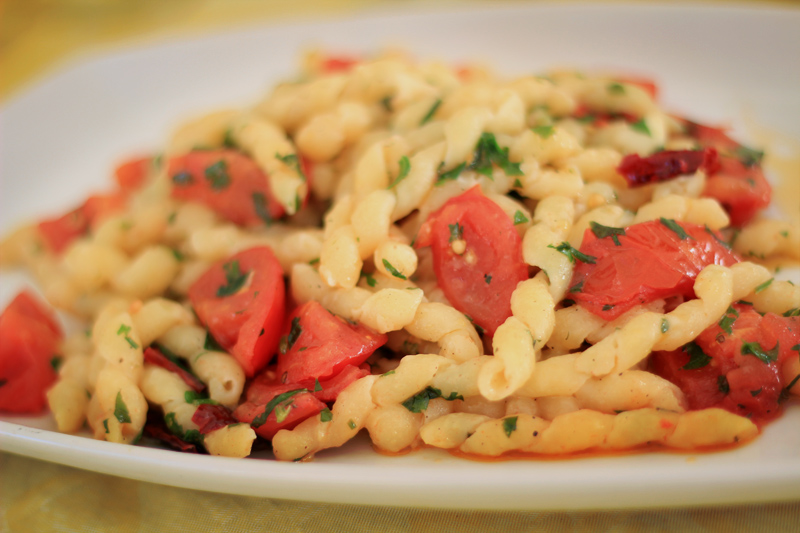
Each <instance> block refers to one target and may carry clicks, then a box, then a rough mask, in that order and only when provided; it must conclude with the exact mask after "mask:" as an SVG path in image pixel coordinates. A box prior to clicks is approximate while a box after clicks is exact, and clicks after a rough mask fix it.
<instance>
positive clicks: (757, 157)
mask: <svg viewBox="0 0 800 533" xmlns="http://www.w3.org/2000/svg"><path fill="white" fill-rule="evenodd" d="M734 155H736V158H737V159H739V161H741V162H742V164H743V165H744V166H746V167H753V166H756V165H760V164H761V160H762V159H764V152H763V151H762V150H755V149H753V148H749V147H747V146H743V145H740V146H738V147H737V148H736V150H734Z"/></svg>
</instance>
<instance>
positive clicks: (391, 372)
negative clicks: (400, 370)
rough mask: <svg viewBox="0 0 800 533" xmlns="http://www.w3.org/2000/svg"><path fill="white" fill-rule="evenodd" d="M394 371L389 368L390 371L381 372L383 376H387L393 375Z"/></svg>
mask: <svg viewBox="0 0 800 533" xmlns="http://www.w3.org/2000/svg"><path fill="white" fill-rule="evenodd" d="M394 372H395V371H394V370H389V371H388V372H384V373H383V374H381V377H382V378H385V377H386V376H391V375H392V374H394Z"/></svg>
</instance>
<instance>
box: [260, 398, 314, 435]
mask: <svg viewBox="0 0 800 533" xmlns="http://www.w3.org/2000/svg"><path fill="white" fill-rule="evenodd" d="M303 392H308V389H295V390H290V391H287V392H284V393H283V394H278V395H277V396H275V397H274V398H273V399H271V400H270V401H269V402H268V403H267V405H265V406H264V412H263V413H261V414H260V415H258V416H257V417H255V418H254V419H253V421H252V422H251V423H250V425H251V426H253V427H254V428H258V427H261V426H263V425H264V423H265V422H266V421H267V417H268V416H269V415H270V413H272V411H274V410H275V408H276V407H278V406H279V405H280V406H281V408H282V409H283V410H284V411H286V409H287V408H288V406H287V405H286V402H287V400H289V399H291V398H292V396H294V395H295V394H301V393H303ZM275 416H276V417H277V413H276V414H275ZM284 416H285V415H284Z"/></svg>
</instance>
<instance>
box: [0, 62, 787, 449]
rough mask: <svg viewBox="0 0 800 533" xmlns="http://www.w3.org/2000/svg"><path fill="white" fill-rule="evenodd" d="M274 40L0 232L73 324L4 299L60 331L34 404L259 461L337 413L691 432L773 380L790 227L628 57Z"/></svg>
mask: <svg viewBox="0 0 800 533" xmlns="http://www.w3.org/2000/svg"><path fill="white" fill-rule="evenodd" d="M303 68H304V71H303V75H302V76H301V77H300V78H298V79H297V80H295V81H293V82H290V83H284V84H281V85H279V86H277V87H276V88H275V89H274V90H272V91H271V92H270V93H268V94H267V95H265V96H264V98H263V99H262V100H261V101H260V102H259V103H257V105H255V106H252V107H251V108H248V109H221V110H218V111H212V112H210V113H207V114H205V115H203V116H200V117H198V118H195V119H192V120H189V121H187V122H186V123H184V124H183V125H180V126H179V127H178V128H177V129H176V130H175V131H174V133H173V135H172V137H171V139H169V140H168V142H167V143H166V148H165V150H164V153H163V154H162V155H160V156H153V157H147V158H144V159H135V160H131V161H128V162H126V163H124V164H123V165H121V166H120V167H119V168H118V169H117V171H116V179H117V185H118V187H117V189H116V190H115V192H114V193H113V194H108V195H97V196H92V197H91V198H90V199H88V200H87V201H86V203H85V204H84V205H82V206H81V207H79V208H78V209H76V210H74V211H71V212H69V213H67V214H66V215H64V216H61V217H57V218H53V219H43V220H41V221H39V222H37V223H35V224H30V225H27V226H23V227H21V228H19V229H17V230H15V231H13V232H11V233H9V234H8V235H7V236H6V237H5V238H4V240H3V241H2V242H1V243H0V258H2V264H3V266H4V267H22V268H25V269H27V270H28V271H29V272H30V273H31V274H32V275H33V276H34V277H35V278H36V279H37V281H38V282H39V283H40V285H41V287H42V292H43V293H44V295H45V296H46V298H47V299H48V300H49V302H50V304H52V305H53V306H55V307H57V308H59V309H61V310H63V311H66V312H70V313H74V314H75V315H77V316H78V317H80V318H81V319H82V320H84V321H85V324H86V328H87V331H86V332H82V331H81V332H77V333H73V334H71V335H68V336H67V337H66V338H64V339H61V337H60V333H59V334H58V335H56V333H55V332H54V331H50V330H51V329H57V328H55V327H53V328H50V324H49V322H48V321H47V316H46V313H44V312H42V313H41V314H42V316H43V317H44V318H42V317H39V318H38V319H37V320H38V322H37V323H36V325H28V326H27V327H31V328H39V329H36V331H37V332H39V333H41V335H42V336H47V335H45V334H44V333H42V332H43V331H45V329H47V331H50V333H48V335H50V336H52V337H53V339H51V340H53V342H54V343H56V345H57V346H58V347H59V352H60V357H61V359H59V360H58V362H60V364H61V366H60V368H58V371H57V377H56V373H53V374H52V376H51V378H50V382H48V383H47V386H46V387H45V388H44V389H43V390H42V391H41V392H42V395H45V394H46V402H47V405H48V406H49V408H50V411H51V412H52V414H53V417H54V419H55V421H56V424H57V426H58V428H59V430H60V431H64V432H73V433H74V432H80V431H81V429H82V428H84V427H85V426H88V428H89V430H90V432H91V433H92V435H93V436H94V437H95V438H98V439H104V440H107V441H111V442H117V443H127V444H130V443H135V442H138V440H139V439H140V438H143V439H145V440H146V441H147V442H152V440H153V439H155V440H158V441H161V442H163V443H166V444H167V445H171V446H176V447H178V448H181V449H188V448H191V449H194V450H200V451H204V452H208V453H209V454H211V455H224V456H229V457H247V456H249V455H250V454H251V453H252V451H253V450H254V449H256V448H255V447H254V445H255V444H256V441H257V439H268V440H271V443H272V450H273V453H274V456H275V457H276V458H277V459H279V460H285V461H296V460H308V459H311V458H313V457H314V456H315V454H318V453H320V452H323V450H326V449H328V448H333V447H338V446H342V445H344V444H345V443H347V442H348V441H349V440H351V439H352V438H354V437H355V436H356V435H357V434H358V433H359V432H360V431H361V430H362V429H366V432H365V433H367V434H368V436H369V439H370V440H371V441H372V443H373V446H374V447H375V448H376V449H378V450H380V451H384V452H389V453H401V452H404V451H407V450H412V449H415V448H418V447H421V446H428V447H433V448H441V449H446V450H452V451H454V452H457V453H459V454H466V455H471V456H487V457H500V456H510V457H519V456H521V455H524V456H538V455H548V456H552V455H569V454H577V453H581V452H586V451H592V452H603V451H623V450H630V449H633V448H637V447H643V446H653V447H655V446H660V447H662V448H675V449H680V450H696V449H706V448H709V447H715V446H721V445H730V444H736V443H742V442H746V441H749V440H752V439H753V438H755V436H756V435H757V434H758V433H759V430H760V428H761V427H763V425H764V424H766V423H768V422H769V421H770V420H772V419H774V418H775V417H776V416H777V415H778V414H779V413H780V412H781V410H782V409H783V406H784V402H786V401H787V400H789V401H791V398H792V397H797V396H799V395H800V383H799V382H798V379H799V378H798V376H800V359H798V353H797V351H798V350H800V286H798V285H795V284H793V283H791V282H790V281H786V280H785V278H782V279H779V278H781V276H778V277H776V276H777V275H778V272H777V269H776V268H775V265H776V264H779V263H780V262H786V261H787V260H795V261H796V260H797V259H800V228H798V227H797V225H796V224H793V223H791V222H789V221H786V220H779V219H769V218H766V217H764V216H760V215H758V212H759V211H760V210H762V209H763V208H765V207H766V206H767V204H768V203H769V195H770V188H769V183H768V181H767V180H766V179H765V178H764V175H763V171H762V169H761V165H760V163H761V157H762V155H763V154H761V153H760V152H759V151H758V150H755V149H753V148H749V147H746V146H744V145H741V144H739V143H738V142H736V141H734V140H733V139H731V138H730V137H728V136H727V134H726V133H725V132H723V131H722V130H720V129H718V128H714V127H710V126H704V125H700V124H696V123H694V122H692V121H691V120H689V119H684V118H682V117H677V116H673V115H670V114H669V113H668V112H667V111H666V110H664V109H662V108H661V107H660V106H659V105H658V102H657V101H656V98H655V89H654V88H653V86H652V84H650V83H649V82H646V81H642V80H633V79H628V78H616V77H610V76H606V75H586V74H578V73H573V72H567V71H554V72H551V73H549V74H548V75H546V76H523V77H520V78H517V79H512V80H508V79H503V78H500V77H496V76H494V75H493V74H491V73H489V72H486V71H484V70H482V69H478V68H476V67H464V68H460V69H456V68H451V67H449V66H447V65H444V64H441V63H433V62H430V63H416V62H415V61H414V60H413V59H412V58H410V57H407V56H405V55H403V54H401V53H390V54H384V55H382V56H378V57H376V58H374V59H366V58H347V57H336V56H328V55H327V54H325V53H323V52H312V53H309V54H308V55H307V57H306V58H305V60H304V67H303ZM743 184H747V188H745V186H744V185H743ZM727 188H732V189H731V190H733V189H735V191H736V192H735V194H733V195H732V193H730V191H729V190H728V189H727ZM742 191H745V192H742ZM15 301H16V300H15ZM29 305H33V304H29ZM12 307H13V303H12V306H10V307H9V309H12ZM26 309H28V311H26V313H28V314H30V307H28V308H26ZM12 311H13V309H12ZM12 311H7V313H12ZM12 314H13V313H12ZM4 316H5V315H4ZM26 316H27V315H26ZM26 320H28V321H34V319H33V318H31V317H27V318H26ZM2 324H3V322H2V320H1V319H0V328H2V327H4V326H3V325H2ZM42 328H45V329H42ZM48 328H50V329H48ZM3 331H4V333H3V334H4V335H8V336H10V337H13V336H14V335H15V333H14V331H10V332H9V333H6V332H5V330H3ZM48 338H49V337H48ZM50 356H52V354H47V357H50ZM743 376H744V377H743ZM5 379H6V378H5V376H3V375H0V386H3V385H5V384H6V381H5ZM43 397H44V396H43ZM3 401H4V400H3V397H2V389H0V410H2V409H7V408H8V407H6V406H5V404H3ZM148 413H149V414H148Z"/></svg>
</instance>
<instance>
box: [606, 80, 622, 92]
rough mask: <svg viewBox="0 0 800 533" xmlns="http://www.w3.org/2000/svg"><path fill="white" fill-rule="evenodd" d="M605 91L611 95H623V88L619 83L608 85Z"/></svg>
mask: <svg viewBox="0 0 800 533" xmlns="http://www.w3.org/2000/svg"><path fill="white" fill-rule="evenodd" d="M606 89H607V90H608V92H609V93H611V94H625V86H624V85H622V84H621V83H619V82H614V83H609V84H608V85H607V86H606Z"/></svg>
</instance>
